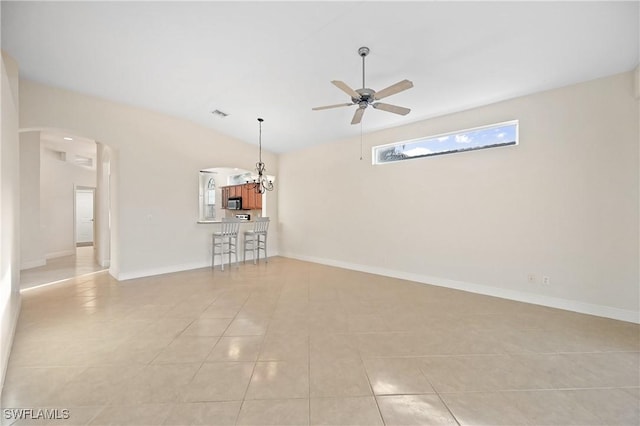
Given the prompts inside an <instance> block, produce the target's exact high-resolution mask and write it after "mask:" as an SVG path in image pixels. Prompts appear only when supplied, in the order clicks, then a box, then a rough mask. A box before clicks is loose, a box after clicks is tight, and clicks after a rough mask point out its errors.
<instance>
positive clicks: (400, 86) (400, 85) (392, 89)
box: [373, 80, 413, 101]
mask: <svg viewBox="0 0 640 426" xmlns="http://www.w3.org/2000/svg"><path fill="white" fill-rule="evenodd" d="M412 87H413V83H412V82H411V81H409V80H402V81H399V82H397V83H396V84H392V85H391V86H389V87H387V88H386V89H382V90H381V91H379V92H376V94H375V95H373V98H374V99H375V100H376V101H379V100H380V99H382V98H386V97H387V96H391V95H395V94H396V93H400V92H402V91H403V90H407V89H411V88H412Z"/></svg>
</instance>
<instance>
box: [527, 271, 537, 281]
mask: <svg viewBox="0 0 640 426" xmlns="http://www.w3.org/2000/svg"><path fill="white" fill-rule="evenodd" d="M527 280H528V281H529V282H530V283H535V282H536V274H532V273H529V274H527Z"/></svg>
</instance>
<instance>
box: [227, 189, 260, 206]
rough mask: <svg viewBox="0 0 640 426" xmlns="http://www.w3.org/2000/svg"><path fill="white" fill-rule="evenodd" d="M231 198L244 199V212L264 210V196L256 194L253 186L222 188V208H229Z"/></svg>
mask: <svg viewBox="0 0 640 426" xmlns="http://www.w3.org/2000/svg"><path fill="white" fill-rule="evenodd" d="M229 198H242V209H243V210H259V209H262V194H258V193H256V190H255V189H254V188H253V185H251V184H244V185H231V186H223V187H222V208H223V209H226V208H228V206H229V203H228V201H229Z"/></svg>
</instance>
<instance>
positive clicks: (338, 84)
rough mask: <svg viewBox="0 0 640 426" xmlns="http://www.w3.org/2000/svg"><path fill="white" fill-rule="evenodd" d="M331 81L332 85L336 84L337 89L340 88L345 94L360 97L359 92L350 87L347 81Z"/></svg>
mask: <svg viewBox="0 0 640 426" xmlns="http://www.w3.org/2000/svg"><path fill="white" fill-rule="evenodd" d="M331 83H332V84H333V85H334V86H336V87H337V88H338V89H340V90H342V91H343V92H344V93H346V94H347V95H349V96H351V97H352V98H355V99H360V93H358V92H356V91H355V90H353V89H352V88H351V87H349V86H348V85H347V83H345V82H343V81H339V80H333V81H332V82H331Z"/></svg>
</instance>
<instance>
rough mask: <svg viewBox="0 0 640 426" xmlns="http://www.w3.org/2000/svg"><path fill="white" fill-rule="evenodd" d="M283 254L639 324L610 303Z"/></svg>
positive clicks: (639, 315)
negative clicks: (603, 303) (583, 300)
mask: <svg viewBox="0 0 640 426" xmlns="http://www.w3.org/2000/svg"><path fill="white" fill-rule="evenodd" d="M280 255H281V256H283V257H289V258H291V259H297V260H303V261H306V262H313V263H319V264H322V265H328V266H335V267H338V268H344V269H350V270H354V271H360V272H366V273H370V274H375V275H382V276H386V277H392V278H399V279H403V280H409V281H414V282H418V283H421V284H429V285H435V286H438V287H447V288H452V289H456V290H463V291H468V292H470V293H477V294H484V295H487V296H493V297H499V298H501V299H509V300H515V301H518V302H524V303H531V304H534V305H541V306H548V307H550V308H558V309H563V310H566V311H572V312H579V313H581V314H588V315H595V316H599V317H604V318H611V319H616V320H620V321H627V322H632V323H636V324H640V312H638V311H632V310H627V309H620V308H614V307H611V306H604V305H594V304H591V303H585V302H580V301H577V300H569V299H562V298H558V297H551V296H544V295H540V294H534V293H527V292H523V291H519V290H508V289H504V288H498V287H491V286H487V285H483V284H476V283H470V282H464V281H455V280H450V279H446V278H440V277H431V276H427V275H421V274H414V273H410V272H403V271H396V270H393V269H385V268H378V267H375V266H368V265H360V264H357V263H349V262H342V261H339V260H333V259H325V258H319V257H313V256H299V255H295V254H292V253H281V254H280Z"/></svg>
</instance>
